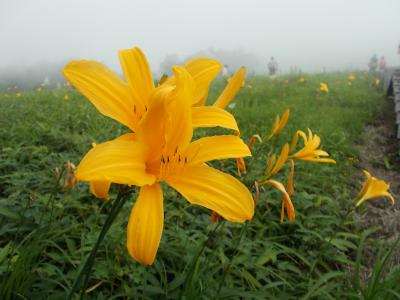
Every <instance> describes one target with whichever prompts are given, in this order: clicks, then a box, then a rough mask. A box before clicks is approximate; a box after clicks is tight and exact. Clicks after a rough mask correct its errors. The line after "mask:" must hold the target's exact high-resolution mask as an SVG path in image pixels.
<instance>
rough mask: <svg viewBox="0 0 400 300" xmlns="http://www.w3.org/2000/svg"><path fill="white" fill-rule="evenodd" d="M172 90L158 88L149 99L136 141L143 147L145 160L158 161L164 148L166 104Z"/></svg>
mask: <svg viewBox="0 0 400 300" xmlns="http://www.w3.org/2000/svg"><path fill="white" fill-rule="evenodd" d="M171 90H172V88H159V89H157V90H156V92H155V93H154V94H153V96H152V97H151V100H150V102H151V103H152V104H151V105H150V108H149V110H148V112H147V113H146V114H145V115H144V117H143V118H142V120H141V121H140V123H139V128H140V129H139V130H138V131H137V133H136V138H137V140H138V141H139V142H140V143H142V144H143V145H145V151H146V153H145V160H146V161H149V160H152V159H158V158H159V156H160V155H161V153H162V151H163V149H164V147H165V127H166V122H167V117H166V116H167V109H166V102H167V97H168V94H169V93H170V92H171Z"/></svg>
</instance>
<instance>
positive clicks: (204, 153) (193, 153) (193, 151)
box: [183, 135, 251, 165]
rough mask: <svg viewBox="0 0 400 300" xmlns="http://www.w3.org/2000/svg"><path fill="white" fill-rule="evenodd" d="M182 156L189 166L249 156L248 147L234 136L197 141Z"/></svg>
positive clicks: (212, 137) (213, 137)
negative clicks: (185, 158) (186, 159)
mask: <svg viewBox="0 0 400 300" xmlns="http://www.w3.org/2000/svg"><path fill="white" fill-rule="evenodd" d="M183 155H184V156H185V157H187V158H188V162H189V163H190V164H191V165H195V164H202V163H204V162H207V161H210V160H216V159H227V158H239V157H245V156H251V153H250V150H249V147H248V146H247V145H246V144H245V143H244V142H243V140H242V139H241V138H239V137H237V136H234V135H219V136H211V137H204V138H201V139H198V140H196V141H194V142H192V143H190V145H189V146H188V147H187V148H186V149H185V151H184V153H183Z"/></svg>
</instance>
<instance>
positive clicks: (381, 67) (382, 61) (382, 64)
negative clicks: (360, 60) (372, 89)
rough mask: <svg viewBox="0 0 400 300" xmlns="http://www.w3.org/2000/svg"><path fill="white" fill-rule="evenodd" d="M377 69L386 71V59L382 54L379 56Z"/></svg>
mask: <svg viewBox="0 0 400 300" xmlns="http://www.w3.org/2000/svg"><path fill="white" fill-rule="evenodd" d="M379 71H380V72H382V73H383V72H385V71H386V59H385V57H384V56H381V59H380V60H379Z"/></svg>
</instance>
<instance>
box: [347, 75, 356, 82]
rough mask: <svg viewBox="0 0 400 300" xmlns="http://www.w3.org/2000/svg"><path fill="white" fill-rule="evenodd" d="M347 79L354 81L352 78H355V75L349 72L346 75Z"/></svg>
mask: <svg viewBox="0 0 400 300" xmlns="http://www.w3.org/2000/svg"><path fill="white" fill-rule="evenodd" d="M347 80H348V81H354V80H356V77H355V76H354V75H353V74H350V75H349V76H348V77H347Z"/></svg>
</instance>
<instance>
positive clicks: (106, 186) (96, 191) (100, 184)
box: [90, 181, 111, 200]
mask: <svg viewBox="0 0 400 300" xmlns="http://www.w3.org/2000/svg"><path fill="white" fill-rule="evenodd" d="M110 186H111V182H109V181H91V182H90V192H91V193H92V194H93V195H94V196H95V197H96V198H99V199H104V200H108V199H109V198H110V196H109V195H108V191H109V190H110Z"/></svg>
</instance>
